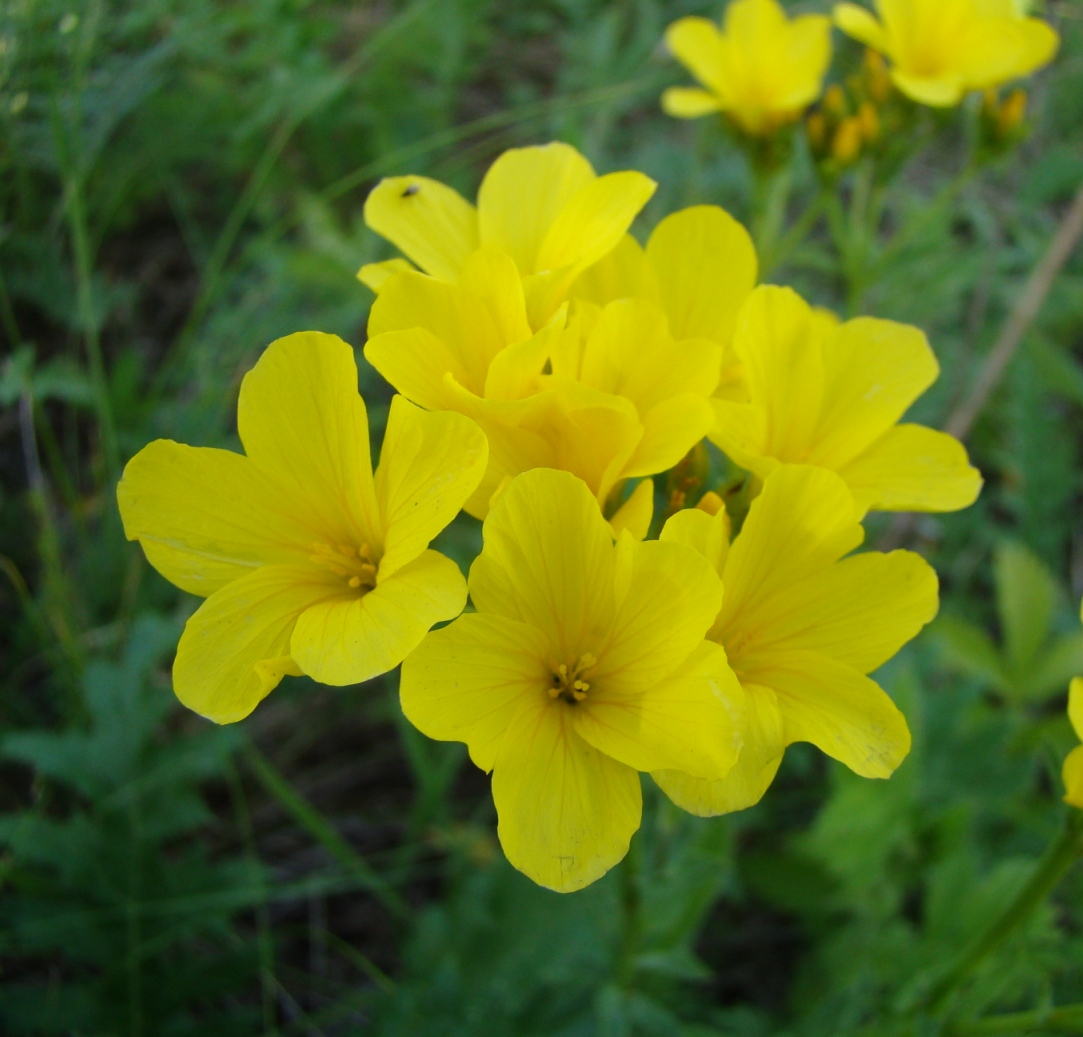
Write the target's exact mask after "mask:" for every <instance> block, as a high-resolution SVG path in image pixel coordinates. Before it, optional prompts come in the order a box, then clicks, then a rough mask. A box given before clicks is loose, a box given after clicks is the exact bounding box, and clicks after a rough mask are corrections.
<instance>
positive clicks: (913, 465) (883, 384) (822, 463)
mask: <svg viewBox="0 0 1083 1037" xmlns="http://www.w3.org/2000/svg"><path fill="white" fill-rule="evenodd" d="M734 351H735V353H736V355H737V357H738V359H739V360H740V361H741V363H742V365H743V368H744V374H745V378H746V380H747V386H748V392H749V399H748V402H740V401H734V400H715V401H714V407H715V426H714V430H713V432H712V433H711V439H712V440H713V441H714V442H715V443H716V444H717V445H718V446H719V447H720V448H721V449H722V450H724V451H725V452H726V453H727V454H728V455H729V456H730V457H731V458H733V460H734V461H736V462H737V463H738V464H739V465H741V466H742V467H744V468H748V469H749V470H750V471H752V472H754V473H755V474H756V475H757V476H759V477H761V478H763V477H765V476H767V475H769V474H770V473H771V472H772V471H773V470H774V469H775V468H776V467H777V466H778V465H780V464H787V463H790V464H811V465H817V466H819V467H821V468H828V469H831V470H832V471H835V472H837V473H838V474H839V475H840V476H842V478H843V480H844V481H845V482H846V485H847V486H848V487H849V488H850V491H851V492H852V493H853V495H854V498H855V500H856V502H857V506H858V509H859V511H860V513H861V514H862V515H864V514H865V512H866V511H869V510H879V511H954V510H957V509H959V508H965V507H967V506H968V505H970V504H972V503H973V502H974V499H975V498H976V497H977V495H978V492H979V490H980V489H981V481H982V480H981V475H980V474H979V473H978V471H977V469H975V468H972V467H971V466H970V464H969V462H968V460H967V455H966V450H965V449H964V447H963V445H962V444H961V443H960V442H959V441H958V440H957V439H955V438H954V437H952V436H949V435H948V434H947V433H945V432H938V431H936V430H935V429H930V428H926V427H925V426H923V425H914V424H899V423H898V422H899V419H900V418H901V417H902V416H903V414H904V412H905V411H906V409H907V408H908V407H909V406H910V404H912V403H913V402H914V400H915V399H917V397H918V396H920V395H921V393H923V392H924V391H925V390H926V389H927V388H928V387H929V386H930V385H931V384H932V383H933V382H934V381H935V380H936V377H937V375H938V374H939V367H938V365H937V362H936V357H935V356H934V355H933V352H932V350H931V349H930V348H929V344H928V342H927V341H926V339H925V336H924V334H923V333H922V332H921V331H920V330H918V329H917V328H915V327H911V326H910V325H907V324H897V323H895V322H894V321H888V320H878V319H875V318H872V317H858V318H856V319H855V320H849V321H845V322H843V323H841V324H836V323H835V322H834V321H833V320H831V319H828V318H827V317H825V316H817V315H816V313H815V311H813V310H812V309H811V307H809V305H808V304H807V303H806V302H805V301H804V300H803V299H802V298H801V297H800V296H799V295H798V294H797V293H796V292H794V291H792V290H791V289H789V288H776V287H772V286H761V287H759V288H756V289H755V290H754V291H753V292H752V294H751V295H750V296H749V299H748V301H747V303H746V304H745V306H744V308H743V309H742V311H741V316H740V319H739V321H738V326H737V332H736V335H735V337H734Z"/></svg>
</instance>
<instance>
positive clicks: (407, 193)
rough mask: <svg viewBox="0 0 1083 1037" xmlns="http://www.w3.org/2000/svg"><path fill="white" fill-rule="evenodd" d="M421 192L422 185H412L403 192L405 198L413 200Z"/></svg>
mask: <svg viewBox="0 0 1083 1037" xmlns="http://www.w3.org/2000/svg"><path fill="white" fill-rule="evenodd" d="M420 190H421V184H411V185H410V186H409V187H408V188H406V190H405V191H403V192H402V197H403V198H412V197H413V196H414V195H415V194H417V192H418V191H420Z"/></svg>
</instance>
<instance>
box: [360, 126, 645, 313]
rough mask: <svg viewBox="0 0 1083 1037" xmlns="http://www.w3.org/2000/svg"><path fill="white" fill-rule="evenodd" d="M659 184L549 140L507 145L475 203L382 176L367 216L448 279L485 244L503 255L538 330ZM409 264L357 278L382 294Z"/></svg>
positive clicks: (414, 181)
mask: <svg viewBox="0 0 1083 1037" xmlns="http://www.w3.org/2000/svg"><path fill="white" fill-rule="evenodd" d="M654 188H655V183H654V181H653V180H651V179H650V178H649V177H647V176H644V175H643V174H642V173H637V172H633V171H630V170H629V171H625V172H620V173H609V174H607V175H605V176H598V175H597V174H596V173H595V172H594V169H593V168H592V167H591V164H590V163H589V162H588V161H587V159H586V158H584V157H583V156H582V155H581V154H579V152H578V151H576V150H575V148H573V147H571V146H570V145H568V144H560V143H553V144H546V145H543V146H540V147H530V148H512V149H511V150H509V151H505V152H504V154H502V155H501V156H500V157H499V158H498V159H497V160H496V161H495V162H494V163H493V164H492V166H490V167H489V171H488V172H487V173H486V174H485V178H484V179H483V180H482V183H481V187H480V189H479V190H478V201H477V208H475V207H474V206H473V205H471V204H470V203H469V202H468V201H467V200H466V199H465V198H463V197H462V195H460V194H459V193H458V192H457V191H455V190H453V189H452V188H450V187H447V186H446V185H444V184H441V183H440V182H439V181H437V180H430V179H428V178H427V177H422V176H396V177H389V178H387V179H385V180H381V181H380V183H379V184H377V185H376V187H375V188H373V190H372V192H371V193H370V194H369V196H368V199H367V200H366V202H365V222H366V223H367V224H368V225H369V226H370V227H371V228H372V229H373V230H374V231H376V233H377V234H380V235H382V236H383V237H385V238H387V240H388V241H390V242H391V243H392V244H394V245H396V246H397V247H398V248H399V249H401V250H402V252H404V253H405V254H406V255H407V256H408V257H409V258H410V259H411V260H413V262H414V263H416V264H417V265H418V266H419V267H420V268H421V269H422V270H424V271H425V272H426V273H428V274H431V275H432V276H433V277H437V278H439V279H440V280H443V281H456V280H458V278H459V274H460V272H461V271H462V269H463V266H464V264H465V263H466V261H467V258H468V257H469V256H470V255H471V253H473V252H474V251H476V250H477V249H478V248H479V247H485V246H488V247H491V248H496V249H500V250H501V251H503V252H506V253H507V254H508V255H509V256H510V257H511V259H512V261H513V262H514V263H515V265H516V267H517V269H518V272H519V274H520V276H521V277H522V278H523V288H524V290H525V293H526V300H527V308H528V312H529V313H530V317H531V323H532V325H533V326H534V327H535V328H540V327H541V326H542V325H544V324H545V323H546V322H547V321H548V320H549V318H550V317H551V316H552V314H553V313H554V312H555V310H556V308H557V307H558V306H559V304H560V302H561V301H562V300H563V298H564V296H565V294H566V292H567V289H568V286H569V285H570V284H571V282H572V281H573V280H574V279H575V277H576V275H578V274H579V272H580V271H581V270H584V269H585V268H586V267H588V266H590V265H591V264H592V263H595V262H597V261H598V260H599V259H601V258H602V256H604V255H605V254H606V253H607V252H609V251H610V249H612V248H613V247H614V246H615V245H616V244H617V242H618V241H620V239H621V237H622V236H623V235H624V232H625V231H626V230H627V229H628V227H629V226H630V225H631V222H632V220H634V219H635V217H636V214H637V213H638V212H639V210H640V209H642V208H643V206H644V205H645V204H646V202H647V199H649V198H650V196H651V195H652V194H653V193H654ZM405 266H406V264H404V263H403V261H402V260H401V259H398V260H391V261H390V262H389V263H374V264H369V265H368V266H364V267H362V268H361V270H360V272H359V273H358V277H359V278H360V279H361V281H363V282H364V283H365V284H367V285H368V286H369V287H370V288H372V290H373V291H375V292H377V293H378V292H379V291H380V290H381V289H382V288H383V286H384V283H385V282H386V280H387V278H388V275H389V274H392V273H398V272H400V271H401V270H402V269H403V268H404V267H405Z"/></svg>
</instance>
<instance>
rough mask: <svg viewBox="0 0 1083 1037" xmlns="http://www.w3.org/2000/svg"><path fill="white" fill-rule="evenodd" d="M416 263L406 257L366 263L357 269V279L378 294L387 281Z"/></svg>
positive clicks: (410, 268) (411, 267)
mask: <svg viewBox="0 0 1083 1037" xmlns="http://www.w3.org/2000/svg"><path fill="white" fill-rule="evenodd" d="M413 269H414V265H413V264H412V263H410V262H408V261H407V260H405V259H385V260H384V261H383V262H382V263H366V264H365V265H364V266H363V267H361V269H360V270H358V271H357V279H358V280H359V281H360V282H361V283H362V284H363V285H364V286H365V287H366V288H371V289H372V291H374V292H375V293H376V294H377V295H379V294H380V291H381V289H382V288H383V286H384V285H385V284H387V282H388V281H389V280H390V279H391V278H392V277H394V276H395V274H401V273H404V272H406V271H409V270H413Z"/></svg>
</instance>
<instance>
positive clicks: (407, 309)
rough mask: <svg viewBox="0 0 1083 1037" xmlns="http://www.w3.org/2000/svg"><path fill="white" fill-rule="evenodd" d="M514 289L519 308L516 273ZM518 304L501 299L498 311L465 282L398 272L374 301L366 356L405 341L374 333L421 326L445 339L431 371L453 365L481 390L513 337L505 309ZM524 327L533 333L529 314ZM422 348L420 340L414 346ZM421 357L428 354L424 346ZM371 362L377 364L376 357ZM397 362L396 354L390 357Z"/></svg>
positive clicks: (381, 354) (463, 380)
mask: <svg viewBox="0 0 1083 1037" xmlns="http://www.w3.org/2000/svg"><path fill="white" fill-rule="evenodd" d="M471 260H473V257H471ZM495 287H496V286H495V285H494V290H495ZM504 287H507V286H506V285H504ZM514 290H515V291H517V292H518V293H519V305H520V308H521V307H522V289H521V287H520V286H519V283H518V279H516V284H515V289H514ZM514 304H515V300H514V299H513V300H512V301H511V302H510V303H508V302H507V301H506V300H502V302H501V304H500V305H501V307H502V309H504V313H503V314H499V315H498V314H496V313H494V312H493V306H492V305H491V304H490V301H489V300H487V299H486V298H485V297H484V296H483V295H480V294H478V293H477V292H475V291H471V290H470V288H469V287H467V286H465V285H459V284H445V283H444V282H442V281H437V280H436V279H435V278H432V277H425V276H424V275H422V274H412V273H405V274H398V275H397V276H395V277H393V278H391V280H389V281H388V283H387V284H386V285H385V286H384V288H383V290H382V291H381V292H380V294H379V296H378V297H377V298H376V301H375V302H374V303H373V304H372V310H371V312H370V314H369V344H368V346H366V347H365V356H366V357H368V356H369V353H370V352H371V353H373V355H374V356H375V357H376V358H377V359H379V360H381V361H382V360H384V359H385V358H386V357H387V355H388V353H389V352H390V350H391V349H392V348H402V347H401V346H400V345H398V344H397V343H395V345H394V346H392V345H389V344H388V343H386V342H385V343H380V344H379V345H376V346H374V345H373V340H374V339H377V338H379V337H381V336H383V335H384V334H386V333H388V332H394V331H405V330H413V329H417V328H421V329H423V330H425V331H427V332H429V334H430V335H432V336H433V337H434V338H436V339H437V340H439V342H441V343H442V347H439V348H436V349H434V352H433V355H432V358H431V360H430V362H429V364H430V368H431V376H435V374H436V372H439V374H440V376H441V377H442V376H443V373H444V371H450V372H451V373H452V374H453V375H454V376H455V380H456V381H457V382H459V384H460V385H464V386H466V388H468V389H469V390H470V391H471V392H475V393H479V394H480V393H481V392H482V391H483V390H484V388H485V378H486V376H487V374H488V371H489V364H490V363H492V360H493V357H495V356H496V355H497V353H499V352H500V351H501V350H502V349H503V348H504V347H505V346H507V345H508V343H509V342H510V341H514V339H509V338H508V337H507V335H506V333H505V332H506V328H505V326H504V320H505V319H507V313H506V309H507V308H508V307H509V306H510V307H511V308H514ZM522 332H523V335H522V337H524V338H525V337H527V336H529V334H530V329H529V327H527V326H526V323H525V320H524V321H523V324H522ZM424 342H425V344H426V345H427V346H428V347H429V348H430V349H432V348H433V347H432V343H431V340H429V339H428V338H426V339H425V340H424ZM421 349H422V345H421V342H420V340H419V342H418V345H417V346H416V347H415V351H416V350H421ZM418 359H419V361H421V360H423V359H424V353H423V352H422V353H421V355H420V356H419V357H418ZM371 362H373V363H374V365H375V361H371ZM394 362H395V361H394V359H393V358H392V359H391V363H392V364H394ZM377 369H379V368H377ZM414 380H417V379H416V378H415V379H414Z"/></svg>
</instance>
